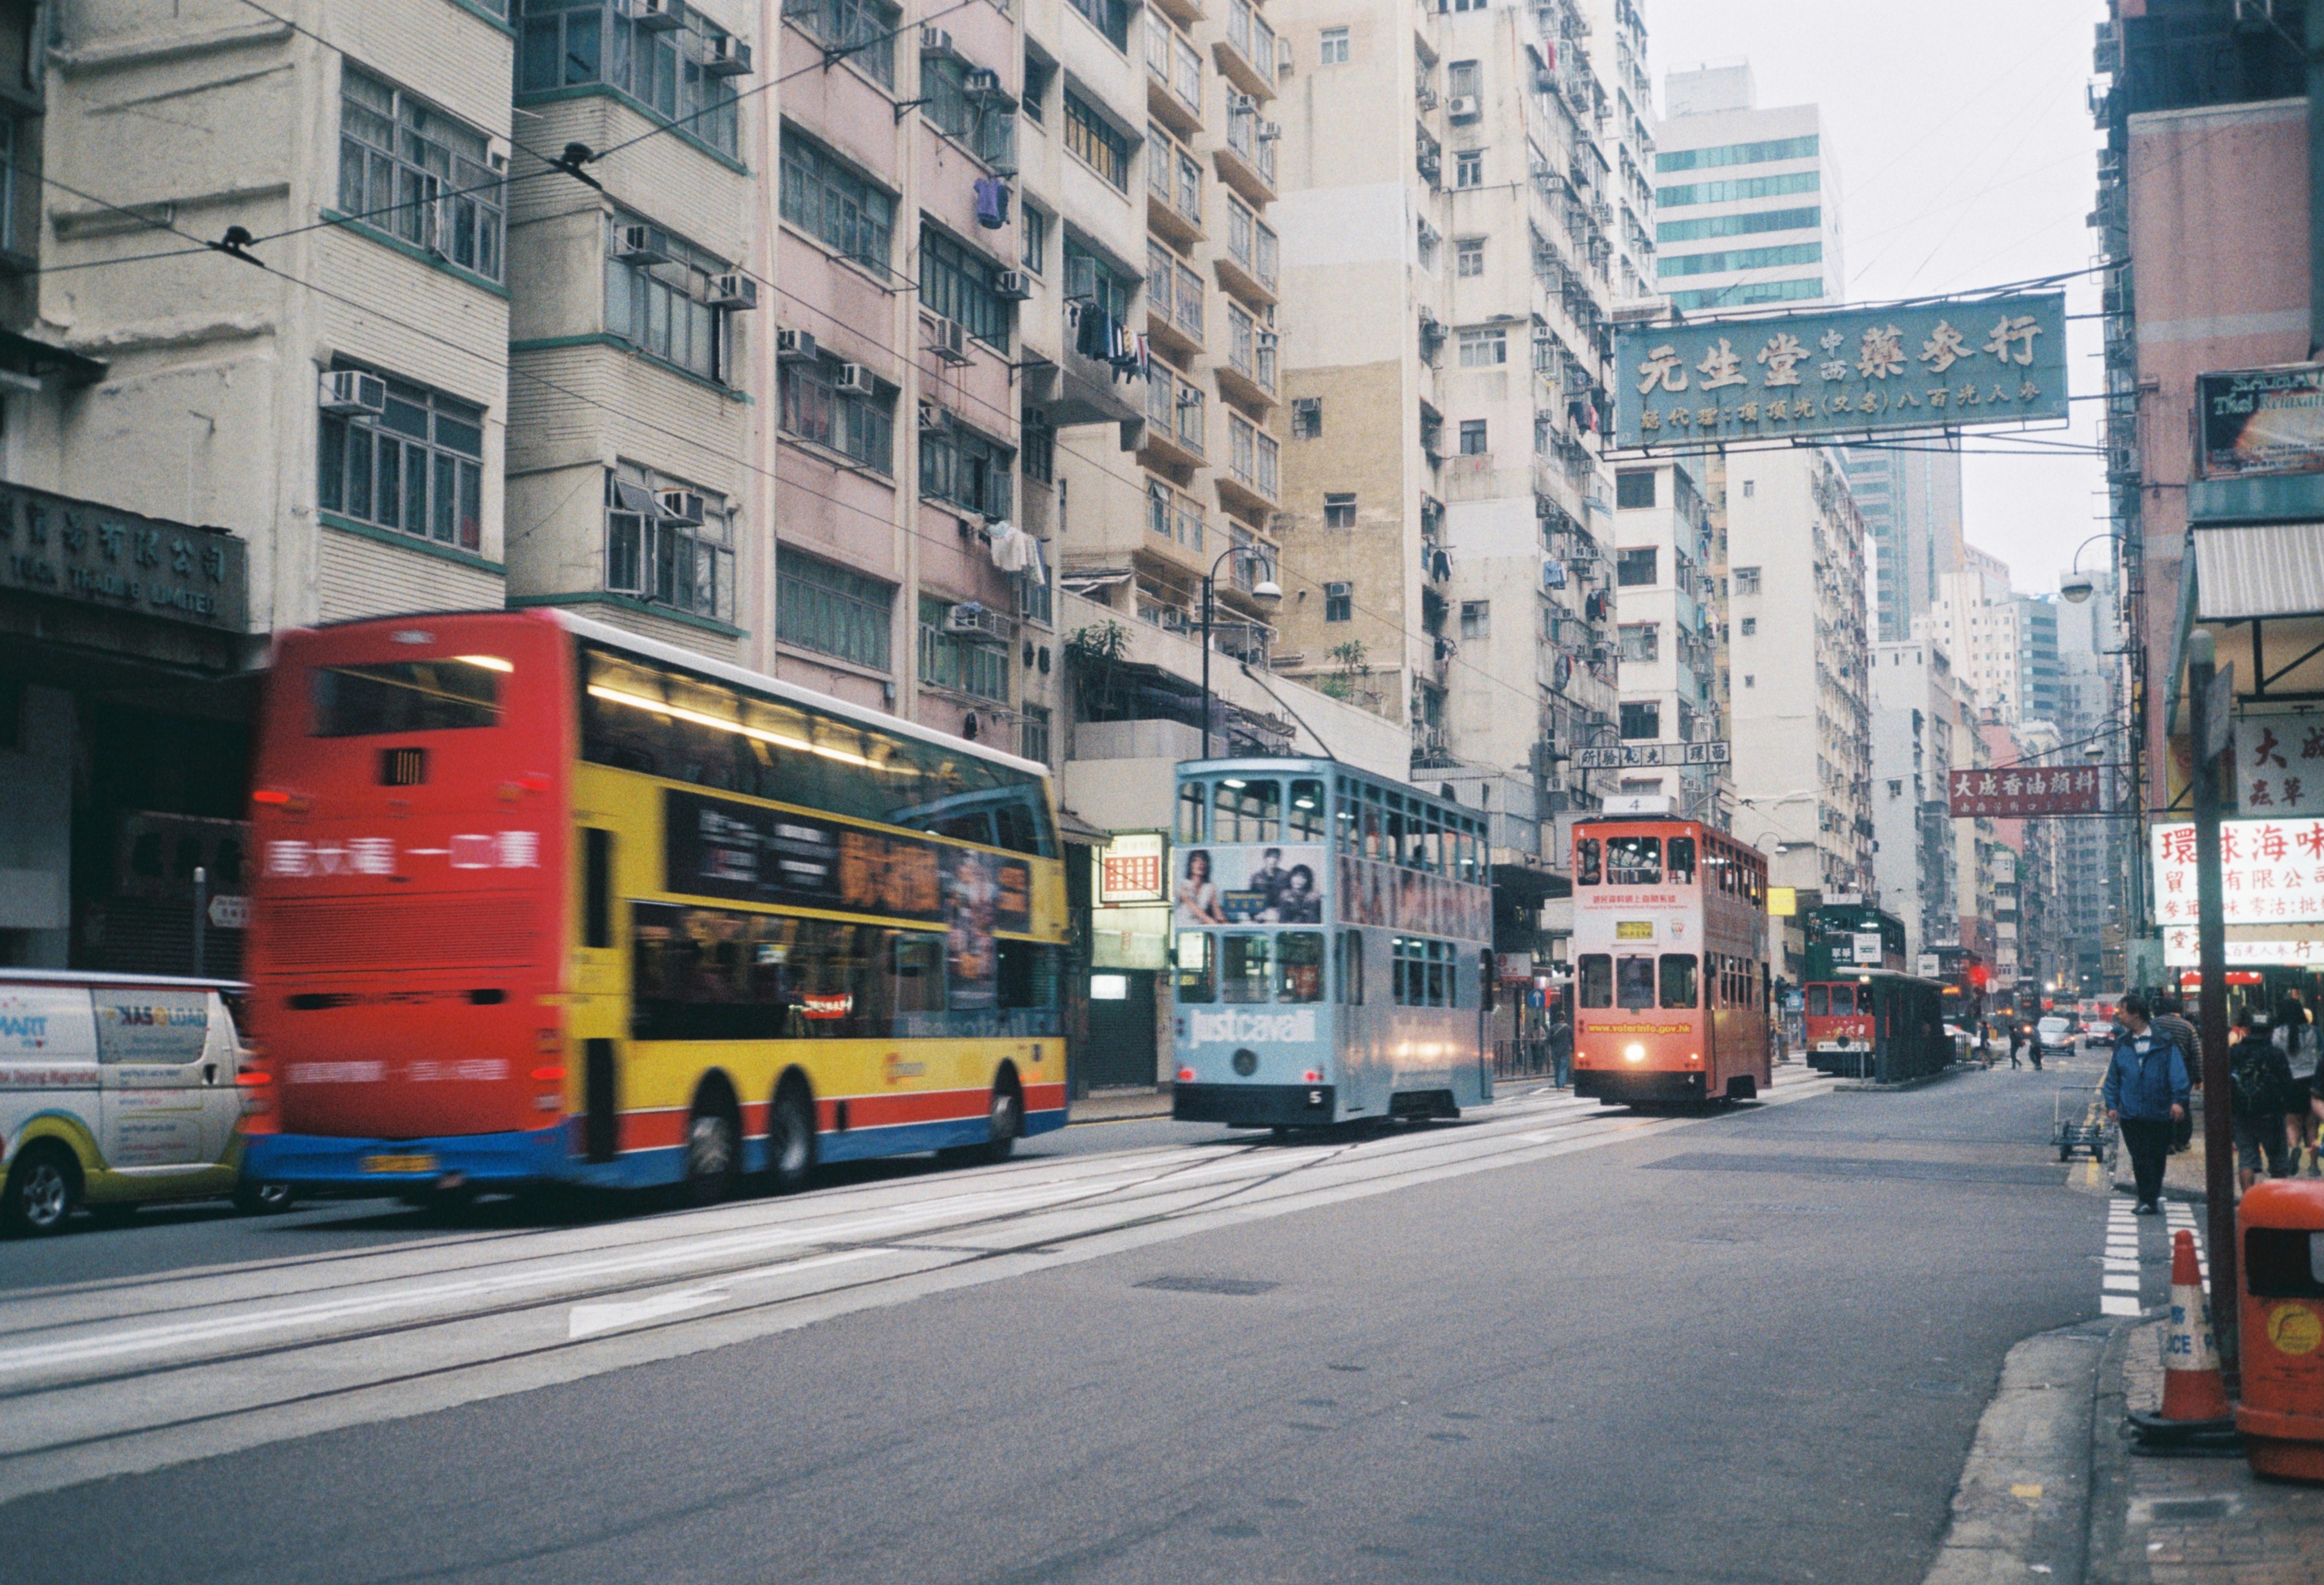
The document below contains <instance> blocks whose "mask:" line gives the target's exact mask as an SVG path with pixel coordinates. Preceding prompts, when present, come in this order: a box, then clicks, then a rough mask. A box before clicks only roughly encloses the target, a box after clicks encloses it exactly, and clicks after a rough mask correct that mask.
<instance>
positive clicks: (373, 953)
mask: <svg viewBox="0 0 2324 1585" xmlns="http://www.w3.org/2000/svg"><path fill="white" fill-rule="evenodd" d="M252 802H253V809H252V831H251V838H252V846H253V848H254V852H255V854H256V856H257V863H256V866H255V869H256V876H255V880H254V885H253V887H252V918H251V923H250V937H249V942H248V948H247V959H246V964H247V973H248V977H249V979H250V982H251V991H250V999H249V1027H250V1032H251V1034H252V1037H253V1040H254V1043H255V1045H256V1047H257V1049H258V1051H259V1052H260V1060H259V1061H256V1062H254V1063H253V1064H252V1065H251V1066H250V1068H249V1069H248V1070H247V1071H245V1073H244V1082H245V1084H246V1085H247V1086H248V1087H249V1088H248V1089H247V1092H246V1094H247V1098H246V1101H245V1107H244V1110H245V1117H244V1123H245V1132H246V1133H248V1134H249V1135H251V1139H250V1145H249V1148H248V1150H247V1151H246V1153H245V1156H244V1174H245V1176H247V1177H249V1178H251V1179H254V1180H257V1181H260V1182H271V1183H282V1184H286V1185H290V1186H293V1187H295V1188H298V1189H300V1190H301V1191H309V1192H330V1191H368V1192H379V1191H395V1192H403V1193H406V1194H420V1193H436V1194H450V1193H459V1192H468V1191H475V1190H477V1189H484V1188H492V1187H502V1186H515V1185H518V1184H522V1183H528V1182H581V1183H590V1184H602V1185H606V1186H632V1187H634V1186H645V1185H650V1184H657V1183H679V1182H683V1183H685V1184H687V1186H688V1187H689V1189H690V1191H692V1192H693V1194H694V1196H695V1197H696V1198H697V1199H715V1198H716V1197H717V1196H719V1195H721V1194H723V1193H725V1192H727V1191H730V1190H731V1189H733V1187H734V1186H735V1185H736V1183H737V1182H738V1181H739V1180H740V1179H741V1178H742V1176H743V1175H744V1174H746V1173H755V1172H761V1171H763V1172H765V1173H768V1174H769V1175H770V1177H771V1178H772V1179H773V1181H774V1182H776V1183H778V1184H779V1185H782V1186H789V1185H792V1184H796V1183H798V1182H801V1181H802V1180H803V1179H804V1178H805V1177H806V1175H807V1173H808V1171H809V1170H810V1169H811V1168H812V1167H813V1166H814V1164H815V1163H816V1162H817V1161H818V1160H820V1161H833V1160H839V1159H844V1158H852V1157H862V1156H870V1155H882V1154H898V1153H902V1152H909V1151H921V1150H936V1151H939V1152H952V1153H955V1154H958V1155H960V1156H962V1157H969V1156H982V1157H986V1158H991V1157H995V1156H998V1155H1001V1154H1006V1153H1007V1152H1008V1150H1009V1149H1010V1145H1011V1143H1012V1142H1013V1141H1014V1140H1015V1139H1016V1138H1018V1137H1019V1135H1025V1134H1031V1133H1037V1132H1040V1131H1042V1130H1045V1129H1047V1128H1053V1127H1057V1126H1062V1125H1063V1123H1064V1121H1065V1040H1064V1029H1063V1019H1064V1010H1063V996H1062V990H1063V983H1064V953H1065V941H1066V918H1065V877H1064V868H1063V865H1062V863H1061V862H1060V859H1059V857H1058V851H1057V846H1056V835H1055V829H1056V828H1055V821H1054V816H1053V812H1052V810H1051V806H1050V801H1049V789H1048V782H1047V774H1046V772H1045V770H1044V769H1043V767H1042V766H1040V765H1035V764H1032V763H1030V762H1028V761H1025V760H1020V759H1018V758H1016V757H1015V756H1013V755H1004V754H999V753H995V752H992V751H990V750H986V749H983V748H982V747H980V746H974V745H971V744H968V743H965V742H963V741H961V740H960V739H957V738H954V737H946V736H945V735H944V734H942V733H937V732H933V731H930V730H928V729H927V728H920V727H918V726H915V725H913V724H911V723H909V722H906V721H900V720H898V719H896V718H893V717H890V716H886V715H883V714H881V713H879V712H877V711H872V710H866V709H859V708H857V707H855V706H852V705H848V704H845V703H843V702H842V701H840V700H834V699H830V698H827V697H825V696H824V695H821V694H816V693H813V692H810V691H807V690H804V689H800V688H797V687H794V686H791V685H789V684H786V683H782V682H779V681H775V680H774V679H772V678H768V677H761V676H758V675H756V674H754V673H752V672H743V671H741V670H739V669H737V668H734V667H731V666H725V665H722V664H720V663H716V662H714V661H709V660H706V659H705V658H704V657H702V656H699V655H694V654H689V653H686V652H683V651H680V650H677V649H673V648H670V647H669V646H667V645H663V644H655V643H653V642H651V641H650V640H645V639H641V638H638V637H636V636H635V635H630V634H626V633H622V632H621V631H619V630H617V629H614V628H612V627H606V626H601V625H598V624H595V623H592V622H588V621H586V620H584V619H581V618H578V617H576V616H570V615H568V614H566V613H562V612H547V611H533V612H493V613H481V614H475V615H430V616H410V617H402V618H396V619H391V620H382V621H365V622H355V623H347V624H345V625H341V626H334V627H329V628H325V629H321V630H318V631H312V632H291V633H287V634H284V635H281V637H280V639H279V641H278V644H277V649H276V661H275V666H274V670H273V672H272V676H271V677H270V679H269V681H268V685H267V694H266V701H265V705H264V708H263V713H262V717H261V724H260V730H259V740H258V753H257V765H256V772H255V783H254V792H253V793H252Z"/></svg>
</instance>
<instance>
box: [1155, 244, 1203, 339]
mask: <svg viewBox="0 0 2324 1585" xmlns="http://www.w3.org/2000/svg"><path fill="white" fill-rule="evenodd" d="M1146 333H1147V334H1148V336H1150V337H1152V338H1154V341H1155V344H1156V345H1157V346H1158V347H1161V348H1163V349H1164V350H1166V351H1170V352H1176V353H1177V354H1178V355H1179V356H1181V357H1194V355H1195V354H1197V353H1199V352H1201V351H1202V350H1203V278H1202V277H1201V276H1200V275H1198V274H1196V273H1194V271H1193V269H1191V268H1190V267H1188V265H1187V264H1186V262H1185V260H1184V259H1182V258H1180V257H1179V256H1178V255H1176V254H1174V253H1172V252H1171V251H1170V250H1169V249H1168V248H1167V247H1165V246H1162V245H1161V244H1160V243H1158V242H1155V241H1152V240H1150V239H1149V240H1148V242H1147V244H1146Z"/></svg>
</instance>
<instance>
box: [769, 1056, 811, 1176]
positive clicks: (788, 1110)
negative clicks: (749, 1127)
mask: <svg viewBox="0 0 2324 1585" xmlns="http://www.w3.org/2000/svg"><path fill="white" fill-rule="evenodd" d="M814 1172H815V1110H814V1108H813V1106H812V1104H811V1103H810V1102H809V1101H808V1099H807V1086H806V1085H804V1084H802V1083H800V1082H799V1080H798V1079H797V1078H796V1077H792V1078H788V1079H786V1080H784V1081H783V1083H782V1084H781V1085H780V1086H779V1088H777V1089H776V1091H775V1105H774V1109H773V1111H772V1113H771V1114H770V1116H769V1117H768V1120H767V1176H768V1178H769V1180H770V1182H772V1183H773V1186H774V1190H775V1192H776V1193H778V1194H788V1193H791V1192H793V1191H796V1190H799V1189H804V1188H806V1187H807V1179H808V1178H809V1177H810V1176H812V1175H813V1174H814Z"/></svg>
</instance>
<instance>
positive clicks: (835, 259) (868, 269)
mask: <svg viewBox="0 0 2324 1585" xmlns="http://www.w3.org/2000/svg"><path fill="white" fill-rule="evenodd" d="M777 229H779V231H781V233H782V234H783V235H784V236H788V237H790V238H791V239H792V240H794V241H797V242H802V243H805V244H806V245H807V246H809V247H811V248H813V249H815V251H816V252H817V253H819V254H821V255H823V256H824V257H825V258H827V259H829V260H830V261H831V262H832V263H833V264H838V265H841V266H843V267H844V268H846V269H850V270H853V271H854V272H855V273H857V274H859V275H861V276H862V277H863V278H864V279H865V280H866V281H869V282H871V284H872V285H874V286H877V287H878V288H879V289H880V290H881V292H886V293H887V294H888V295H889V296H890V297H893V296H894V295H895V294H896V293H897V292H899V290H901V288H899V287H898V286H897V285H896V284H895V272H894V271H893V270H892V269H890V268H888V266H886V265H884V264H883V265H881V267H880V268H879V269H877V270H875V269H874V268H872V266H871V265H870V264H865V263H864V262H863V261H862V259H859V258H857V257H856V256H855V255H853V254H847V253H842V252H840V251H839V249H837V248H835V247H834V246H831V244H829V243H827V242H825V240H824V239H823V238H822V237H820V236H816V235H815V234H814V233H813V232H811V231H803V230H801V229H800V228H799V227H797V226H795V225H793V224H791V222H789V221H788V220H783V221H779V222H778V223H777ZM883 271H884V272H885V273H882V272H883Z"/></svg>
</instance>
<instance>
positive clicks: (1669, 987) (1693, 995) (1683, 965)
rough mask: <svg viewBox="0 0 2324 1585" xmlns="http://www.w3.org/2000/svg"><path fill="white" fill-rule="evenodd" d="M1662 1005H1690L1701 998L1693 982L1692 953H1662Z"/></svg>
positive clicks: (1696, 1002) (1695, 1003) (1699, 991)
mask: <svg viewBox="0 0 2324 1585" xmlns="http://www.w3.org/2000/svg"><path fill="white" fill-rule="evenodd" d="M1662 972H1663V987H1662V989H1663V1006H1665V1007H1692V1006H1695V1005H1697V1004H1698V1003H1700V1002H1701V1000H1702V993H1701V989H1700V987H1697V986H1696V984H1695V978H1696V976H1695V972H1694V954H1693V953H1692V952H1665V953H1664V954H1663V971H1662Z"/></svg>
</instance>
